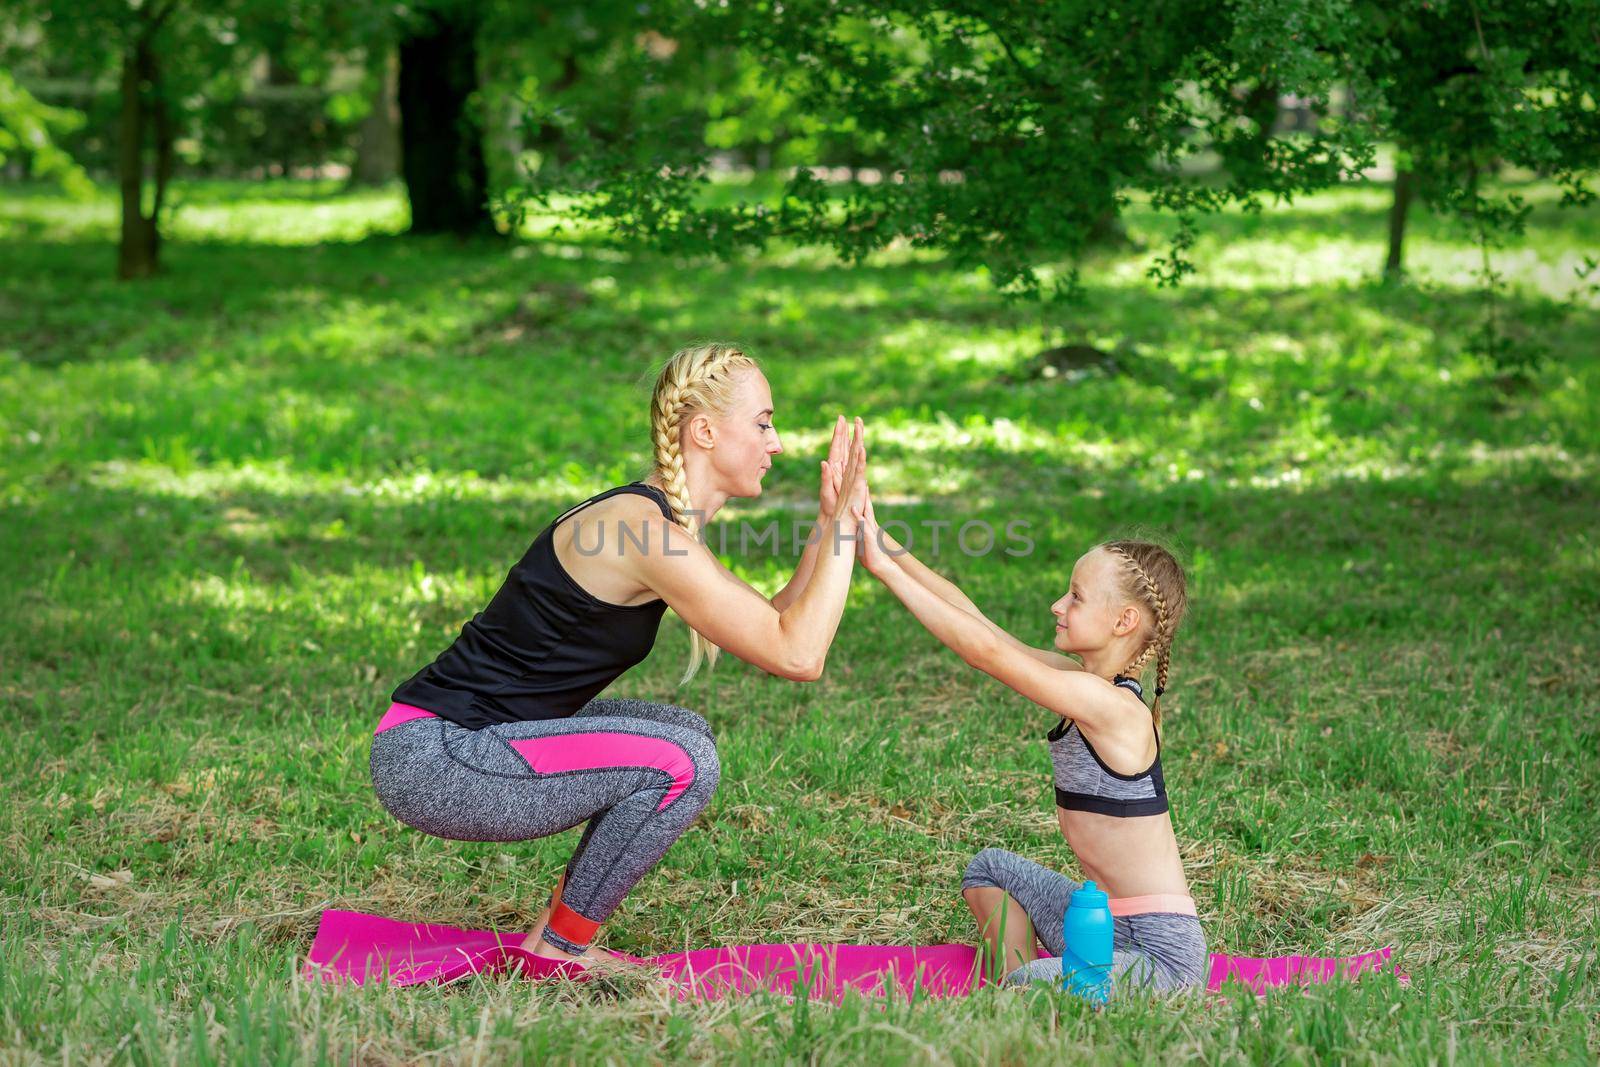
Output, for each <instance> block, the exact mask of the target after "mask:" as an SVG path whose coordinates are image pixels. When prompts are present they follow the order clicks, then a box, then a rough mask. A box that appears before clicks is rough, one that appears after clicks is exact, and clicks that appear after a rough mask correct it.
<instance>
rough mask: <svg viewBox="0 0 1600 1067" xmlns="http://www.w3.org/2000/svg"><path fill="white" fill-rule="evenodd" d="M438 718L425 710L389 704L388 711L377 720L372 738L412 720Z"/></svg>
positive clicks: (406, 705) (408, 705) (405, 705)
mask: <svg viewBox="0 0 1600 1067" xmlns="http://www.w3.org/2000/svg"><path fill="white" fill-rule="evenodd" d="M438 717H439V716H437V715H435V714H434V713H433V712H431V711H429V710H428V709H427V708H416V707H412V706H411V705H410V704H390V705H389V710H388V711H386V712H384V713H383V718H381V719H379V720H378V728H377V729H376V730H374V731H372V736H373V737H377V736H378V735H379V734H381V733H383V732H384V731H385V730H387V729H389V728H390V727H392V726H399V725H400V724H401V723H403V722H410V721H411V720H412V719H437V718H438Z"/></svg>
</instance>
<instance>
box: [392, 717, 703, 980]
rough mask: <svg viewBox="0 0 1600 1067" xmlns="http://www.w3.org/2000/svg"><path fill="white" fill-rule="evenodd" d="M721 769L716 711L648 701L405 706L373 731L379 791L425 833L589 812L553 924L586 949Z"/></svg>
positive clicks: (548, 830) (499, 834) (548, 822)
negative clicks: (549, 707) (462, 718)
mask: <svg viewBox="0 0 1600 1067" xmlns="http://www.w3.org/2000/svg"><path fill="white" fill-rule="evenodd" d="M720 771H721V767H720V764H719V763H718V761H717V746H716V741H715V739H714V738H713V737H712V736H711V728H710V727H709V726H707V725H706V721H705V720H704V719H702V718H701V717H700V716H698V715H696V714H695V713H694V712H692V711H688V710H686V709H684V708H678V707H673V706H671V705H668V704H652V703H650V702H648V701H644V700H630V699H606V700H591V701H590V702H589V703H588V704H586V705H585V706H584V707H583V708H581V709H580V710H579V711H578V712H577V713H576V714H575V715H573V716H571V717H570V718H565V719H542V720H538V721H534V722H515V723H497V724H496V725H494V726H487V727H484V728H483V729H481V730H468V729H466V728H465V727H462V726H458V725H456V724H455V723H453V722H450V721H449V720H447V719H443V718H440V717H438V716H436V715H434V714H433V713H432V712H430V711H425V710H423V709H422V708H414V707H411V706H410V705H407V704H395V705H393V706H392V707H390V708H389V711H388V713H387V714H385V715H384V717H383V719H382V721H380V722H379V723H378V729H377V731H376V733H375V734H374V735H373V738H372V784H373V787H374V788H375V789H376V790H377V793H378V799H379V800H380V801H381V802H382V803H383V806H384V807H385V808H387V809H388V810H389V813H390V814H391V815H393V816H394V817H395V818H397V819H399V820H400V821H401V822H403V823H405V824H406V825H407V826H411V827H414V828H415V829H418V830H421V831H422V832H423V833H426V834H432V835H433V836H435V837H444V838H449V839H451V840H455V841H526V840H528V839H530V838H535V837H547V836H549V835H550V834H556V833H560V832H561V831H563V830H568V829H571V828H572V827H574V826H576V825H578V824H579V823H581V822H583V821H584V820H585V819H587V820H588V822H589V825H588V826H587V827H585V828H584V831H583V837H582V838H581V839H580V840H579V841H578V848H577V851H576V852H574V853H573V854H572V859H571V861H570V862H568V864H567V877H566V883H565V885H564V886H563V888H562V891H561V900H560V903H559V904H558V905H557V906H556V909H555V911H554V913H553V914H552V915H551V917H550V923H549V925H548V926H547V927H546V929H545V935H544V936H545V938H546V939H547V940H549V941H550V943H551V944H553V945H556V946H557V947H559V948H561V949H564V950H565V951H567V952H571V953H575V954H576V953H581V952H582V951H583V950H584V949H586V948H587V947H588V946H589V943H590V941H591V940H592V939H593V937H594V932H595V929H596V928H597V927H599V925H600V924H601V923H602V922H604V921H605V920H606V919H607V918H609V917H610V915H611V913H612V912H613V911H615V910H616V908H617V905H618V904H620V903H622V898H623V897H625V896H627V895H628V891H629V890H631V889H632V888H633V887H634V884H635V883H636V882H638V881H639V879H640V878H642V877H644V874H645V872H646V871H648V870H650V868H651V867H654V866H655V864H656V861H657V860H659V859H660V858H661V856H662V854H663V853H665V852H666V851H667V847H668V846H669V845H671V844H672V843H673V842H674V841H676V840H677V839H678V836H679V835H680V834H682V833H683V832H684V831H685V830H687V829H688V828H689V824H690V823H692V822H694V819H695V816H697V815H699V814H700V812H701V811H703V810H704V809H705V807H706V805H707V804H709V803H710V802H711V794H712V793H713V792H714V791H715V790H716V788H717V778H718V776H719V774H720Z"/></svg>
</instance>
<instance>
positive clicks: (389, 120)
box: [350, 53, 400, 185]
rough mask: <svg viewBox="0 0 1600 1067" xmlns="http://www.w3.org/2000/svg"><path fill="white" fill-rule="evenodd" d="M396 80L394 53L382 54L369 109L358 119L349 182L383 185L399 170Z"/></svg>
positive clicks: (398, 119) (398, 122) (353, 183)
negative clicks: (353, 159) (376, 84)
mask: <svg viewBox="0 0 1600 1067" xmlns="http://www.w3.org/2000/svg"><path fill="white" fill-rule="evenodd" d="M396 81H397V79H396V76H395V60H394V54H393V53H385V55H384V57H383V59H382V60H381V63H380V67H379V70H378V87H377V90H376V91H375V92H374V93H373V94H372V110H371V111H369V112H367V117H366V118H364V119H362V120H361V128H360V130H359V131H358V132H357V136H356V161H355V165H354V166H353V167H351V168H350V184H351V185H382V184H383V183H384V182H386V181H388V180H390V179H391V178H393V177H394V176H395V174H396V173H397V172H398V171H399V169H400V166H399V155H400V132H399V124H400V117H399V113H398V111H397V109H396V107H395V83H396Z"/></svg>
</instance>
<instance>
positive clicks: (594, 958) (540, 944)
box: [529, 937, 621, 965]
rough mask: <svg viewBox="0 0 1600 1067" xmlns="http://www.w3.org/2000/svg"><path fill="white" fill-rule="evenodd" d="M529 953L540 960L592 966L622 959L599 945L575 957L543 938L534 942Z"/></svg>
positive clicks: (592, 946)
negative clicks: (576, 961) (581, 963)
mask: <svg viewBox="0 0 1600 1067" xmlns="http://www.w3.org/2000/svg"><path fill="white" fill-rule="evenodd" d="M529 951H530V952H532V953H533V954H534V955H535V956H538V957H539V958H540V959H546V960H579V961H582V962H583V963H586V964H591V965H592V964H596V963H611V962H617V961H618V960H620V959H621V957H619V956H617V955H616V954H615V953H612V952H607V951H606V950H605V949H603V948H601V947H600V946H599V945H590V946H589V947H588V948H587V949H585V950H584V951H583V953H582V954H581V955H577V956H574V955H573V954H572V953H570V952H568V951H567V950H566V949H564V948H561V947H559V946H557V945H552V944H551V943H550V942H549V941H546V940H545V939H544V938H543V937H541V938H539V940H538V941H536V942H533V947H532V948H531V949H529Z"/></svg>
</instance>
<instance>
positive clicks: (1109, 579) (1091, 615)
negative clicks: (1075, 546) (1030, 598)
mask: <svg viewBox="0 0 1600 1067" xmlns="http://www.w3.org/2000/svg"><path fill="white" fill-rule="evenodd" d="M1120 577H1121V575H1120V571H1119V568H1118V566H1117V561H1116V559H1115V558H1113V556H1112V555H1111V553H1109V552H1107V551H1106V550H1105V549H1103V548H1095V549H1091V550H1090V551H1089V552H1088V553H1086V554H1085V555H1084V556H1082V557H1081V558H1080V559H1079V560H1078V562H1077V563H1076V564H1074V565H1073V568H1072V583H1071V585H1070V586H1069V587H1068V588H1067V595H1066V596H1064V597H1062V598H1061V599H1060V600H1057V601H1056V602H1055V603H1054V604H1052V605H1050V611H1051V613H1052V614H1054V615H1055V617H1056V640H1055V646H1056V648H1057V649H1059V650H1060V651H1062V652H1078V653H1084V652H1095V651H1099V650H1100V649H1103V648H1105V647H1106V646H1107V645H1109V644H1110V643H1111V642H1112V641H1114V640H1116V639H1117V638H1120V637H1123V636H1125V635H1126V634H1128V633H1129V632H1131V631H1132V630H1133V629H1134V628H1136V627H1137V626H1138V622H1139V614H1138V609H1137V608H1136V607H1134V606H1132V605H1130V604H1124V603H1122V591H1121V583H1120V581H1119V578H1120Z"/></svg>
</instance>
